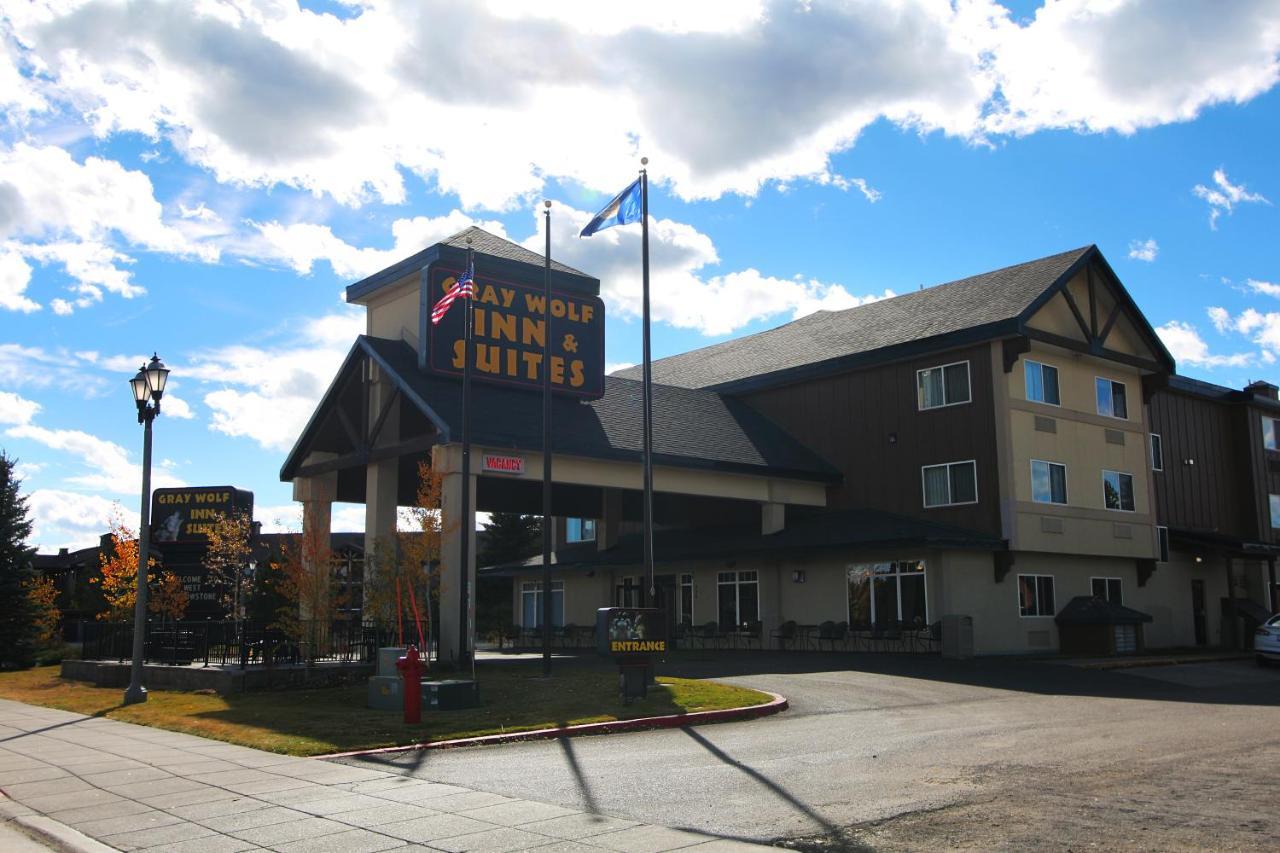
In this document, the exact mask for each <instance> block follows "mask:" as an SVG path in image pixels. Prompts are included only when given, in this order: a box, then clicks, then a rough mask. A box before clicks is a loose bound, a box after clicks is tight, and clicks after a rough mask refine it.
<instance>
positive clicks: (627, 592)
mask: <svg viewBox="0 0 1280 853" xmlns="http://www.w3.org/2000/svg"><path fill="white" fill-rule="evenodd" d="M613 606H614V607H644V586H643V585H642V584H641V582H640V578H639V577H630V576H628V577H624V578H622V579H621V582H620V583H619V584H618V588H617V590H616V591H615V593H614V596H613Z"/></svg>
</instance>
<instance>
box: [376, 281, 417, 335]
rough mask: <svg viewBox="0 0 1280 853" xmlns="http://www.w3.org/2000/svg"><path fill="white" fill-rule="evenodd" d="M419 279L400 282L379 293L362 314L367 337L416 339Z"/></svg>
mask: <svg viewBox="0 0 1280 853" xmlns="http://www.w3.org/2000/svg"><path fill="white" fill-rule="evenodd" d="M418 300H419V295H418V279H417V276H416V275H415V276H411V277H407V278H405V279H402V280H401V281H400V282H399V283H397V284H396V285H395V286H394V287H389V288H386V289H385V290H383V291H380V292H379V293H378V294H377V296H376V298H375V299H373V300H371V301H370V302H369V303H368V306H367V311H366V312H365V320H366V324H365V325H366V329H367V332H366V333H367V334H369V335H371V336H373V337H375V338H389V339H390V340H393V341H394V340H407V341H412V342H416V341H417V339H418Z"/></svg>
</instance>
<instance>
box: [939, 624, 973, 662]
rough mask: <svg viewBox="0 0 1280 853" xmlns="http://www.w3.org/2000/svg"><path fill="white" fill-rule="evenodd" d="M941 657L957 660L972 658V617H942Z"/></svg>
mask: <svg viewBox="0 0 1280 853" xmlns="http://www.w3.org/2000/svg"><path fill="white" fill-rule="evenodd" d="M942 656H943V657H944V658H952V659H953V660H959V659H962V658H971V657H973V617H972V616H961V615H958V614H952V615H949V616H943V617H942Z"/></svg>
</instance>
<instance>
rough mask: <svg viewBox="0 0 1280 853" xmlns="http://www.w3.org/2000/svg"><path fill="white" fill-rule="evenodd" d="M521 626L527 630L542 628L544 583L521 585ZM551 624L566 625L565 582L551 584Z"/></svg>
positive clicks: (531, 582) (529, 582)
mask: <svg viewBox="0 0 1280 853" xmlns="http://www.w3.org/2000/svg"><path fill="white" fill-rule="evenodd" d="M520 614H521V617H522V618H521V620H520V624H521V625H523V626H524V627H526V628H539V627H541V626H542V581H525V582H524V583H522V584H520ZM551 624H552V625H553V626H554V627H556V628H559V627H562V626H563V625H564V581H552V582H551Z"/></svg>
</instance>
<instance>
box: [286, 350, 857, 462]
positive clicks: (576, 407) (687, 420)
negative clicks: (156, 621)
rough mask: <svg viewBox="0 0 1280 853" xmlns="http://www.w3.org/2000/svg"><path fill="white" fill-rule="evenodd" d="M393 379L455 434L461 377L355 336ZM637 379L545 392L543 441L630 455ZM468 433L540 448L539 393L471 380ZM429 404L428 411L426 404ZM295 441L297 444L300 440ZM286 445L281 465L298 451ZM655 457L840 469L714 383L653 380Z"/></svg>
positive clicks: (636, 422) (634, 442) (597, 453)
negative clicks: (547, 431) (597, 388)
mask: <svg viewBox="0 0 1280 853" xmlns="http://www.w3.org/2000/svg"><path fill="white" fill-rule="evenodd" d="M356 346H357V347H363V348H365V349H366V350H367V351H368V352H369V353H370V354H372V355H373V356H374V357H375V358H377V359H378V360H379V362H381V364H382V366H383V368H384V370H385V371H386V372H387V373H388V374H390V378H391V379H392V381H395V382H397V383H398V384H400V385H401V388H402V389H403V390H405V391H406V392H408V394H407V395H408V396H409V397H410V399H411V400H413V401H414V402H415V403H418V404H419V405H420V407H421V408H423V409H424V413H426V414H427V415H428V417H432V416H433V415H434V417H433V418H432V419H433V420H436V421H437V422H439V423H442V425H443V428H444V429H445V430H447V432H448V433H449V434H450V439H449V440H453V441H457V440H458V438H459V430H460V428H461V409H462V394H461V388H462V383H460V382H459V381H458V380H457V379H455V378H452V377H442V376H437V375H435V374H431V373H427V372H424V371H422V370H419V369H418V362H417V354H416V353H415V352H414V350H413V348H412V347H410V346H409V345H408V344H406V343H405V342H403V341H392V340H386V339H383V338H371V337H365V336H361V337H360V338H359V339H358V341H357V343H356ZM640 404H641V384H640V383H639V382H637V381H635V380H631V379H619V378H617V377H612V376H611V377H607V378H606V379H605V393H604V396H603V397H601V398H600V399H599V400H592V401H589V402H583V401H579V400H576V399H570V398H567V397H555V398H553V400H552V412H551V419H552V424H553V427H554V429H553V433H554V434H553V436H552V443H551V446H552V448H553V450H554V451H555V452H556V453H564V454H567V455H570V456H587V457H592V458H597V459H618V460H623V461H638V460H639V459H640V455H641V452H642V448H643V441H642V439H643V436H642V430H641V420H640ZM471 407H472V408H471V418H472V420H471V431H472V435H471V439H472V441H474V442H476V443H477V444H483V445H487V446H489V447H493V448H508V447H509V448H515V449H521V450H540V449H541V448H542V395H541V393H539V392H538V391H536V390H532V391H523V390H518V389H510V388H503V387H498V386H495V385H490V384H487V383H484V382H475V383H474V384H473V385H472V391H471ZM427 410H429V412H428V411H427ZM301 445H302V442H300V443H299V448H300V447H301ZM299 448H295V449H294V451H293V453H292V454H290V458H289V460H288V461H286V463H285V469H286V470H288V469H289V468H290V466H291V465H292V464H294V463H295V462H296V461H297V459H296V457H297V456H298V454H299V453H300V450H299ZM653 455H654V462H655V464H659V465H675V466H680V467H695V468H710V469H717V470H725V471H738V472H742V473H752V474H757V475H760V474H771V475H775V476H785V477H791V478H795V479H805V480H816V481H820V482H837V481H838V480H839V479H840V473H839V472H838V471H837V470H836V469H835V468H833V467H832V466H831V465H830V464H829V463H828V462H826V461H825V460H823V459H822V458H821V457H819V456H818V455H817V454H816V453H814V452H813V451H811V450H809V449H808V448H807V447H805V446H804V445H803V444H801V443H800V442H799V441H797V440H796V439H795V438H793V437H792V436H791V435H790V434H789V433H787V432H785V431H784V430H783V429H782V428H781V427H779V426H778V425H777V424H775V423H774V422H773V421H771V420H769V419H768V418H766V417H765V416H764V415H762V414H760V413H759V412H757V411H756V410H755V409H752V408H751V407H749V406H747V405H746V404H745V403H742V402H740V401H738V400H736V399H733V398H731V397H725V396H722V395H720V394H717V393H715V392H714V391H702V390H696V389H688V388H673V387H669V386H662V385H655V386H654V388H653Z"/></svg>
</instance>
